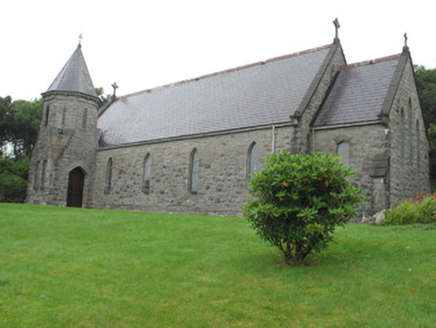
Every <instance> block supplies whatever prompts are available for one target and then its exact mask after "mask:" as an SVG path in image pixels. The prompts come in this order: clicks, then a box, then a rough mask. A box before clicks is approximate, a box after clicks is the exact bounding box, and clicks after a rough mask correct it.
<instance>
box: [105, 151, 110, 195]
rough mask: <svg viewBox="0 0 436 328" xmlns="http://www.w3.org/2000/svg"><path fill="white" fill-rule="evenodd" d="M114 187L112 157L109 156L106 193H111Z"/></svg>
mask: <svg viewBox="0 0 436 328" xmlns="http://www.w3.org/2000/svg"><path fill="white" fill-rule="evenodd" d="M111 189H112V157H109V159H108V160H107V165H106V187H105V189H104V191H105V193H109V192H110V191H111Z"/></svg>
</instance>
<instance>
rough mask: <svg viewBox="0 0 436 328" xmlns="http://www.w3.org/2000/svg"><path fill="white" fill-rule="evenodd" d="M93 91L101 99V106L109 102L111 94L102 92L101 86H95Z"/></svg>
mask: <svg viewBox="0 0 436 328" xmlns="http://www.w3.org/2000/svg"><path fill="white" fill-rule="evenodd" d="M95 93H96V94H97V96H98V97H99V98H100V100H101V106H103V105H106V104H108V103H110V102H111V100H112V95H109V94H106V95H105V94H104V89H103V88H102V87H101V88H95Z"/></svg>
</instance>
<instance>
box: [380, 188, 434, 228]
mask: <svg viewBox="0 0 436 328" xmlns="http://www.w3.org/2000/svg"><path fill="white" fill-rule="evenodd" d="M432 222H436V193H435V194H433V195H429V196H423V195H419V196H417V197H416V198H415V199H414V200H406V201H403V202H400V203H399V204H398V206H396V207H392V208H391V209H390V210H389V211H387V212H386V220H385V221H384V223H383V224H384V225H405V224H413V223H432Z"/></svg>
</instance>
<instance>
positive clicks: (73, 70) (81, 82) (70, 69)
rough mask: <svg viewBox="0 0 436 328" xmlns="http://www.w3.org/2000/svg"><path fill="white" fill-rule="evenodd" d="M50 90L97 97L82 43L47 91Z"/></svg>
mask: <svg viewBox="0 0 436 328" xmlns="http://www.w3.org/2000/svg"><path fill="white" fill-rule="evenodd" d="M50 91H71V92H80V93H83V94H87V95H90V96H94V97H97V94H96V93H95V90H94V85H93V84H92V80H91V76H90V75H89V72H88V68H87V67H86V63H85V58H84V57H83V53H82V49H81V46H80V44H79V45H78V46H77V49H76V50H75V51H74V53H73V54H72V55H71V57H70V59H69V60H68V62H67V63H66V64H65V66H64V67H63V68H62V70H61V72H60V73H59V74H58V76H57V77H56V79H55V80H54V81H53V83H52V84H51V85H50V87H49V88H48V90H47V92H50Z"/></svg>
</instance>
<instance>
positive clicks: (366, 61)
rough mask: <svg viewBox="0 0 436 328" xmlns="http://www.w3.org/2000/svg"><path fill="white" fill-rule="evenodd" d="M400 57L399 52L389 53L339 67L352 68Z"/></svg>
mask: <svg viewBox="0 0 436 328" xmlns="http://www.w3.org/2000/svg"><path fill="white" fill-rule="evenodd" d="M400 57H401V53H399V54H395V55H391V56H385V57H380V58H376V59H370V60H365V61H361V62H357V63H353V64H347V65H342V66H341V67H340V69H348V68H354V67H360V66H367V65H372V64H378V63H381V62H385V61H389V60H392V59H397V58H400Z"/></svg>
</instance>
